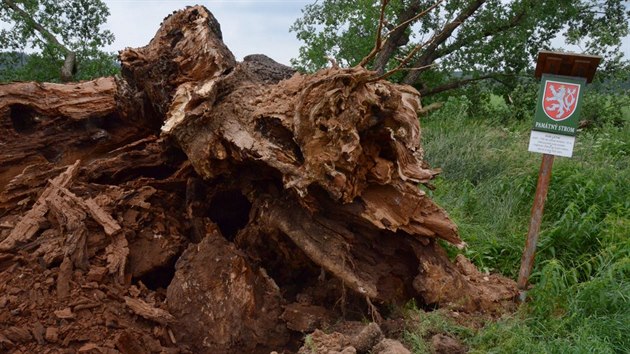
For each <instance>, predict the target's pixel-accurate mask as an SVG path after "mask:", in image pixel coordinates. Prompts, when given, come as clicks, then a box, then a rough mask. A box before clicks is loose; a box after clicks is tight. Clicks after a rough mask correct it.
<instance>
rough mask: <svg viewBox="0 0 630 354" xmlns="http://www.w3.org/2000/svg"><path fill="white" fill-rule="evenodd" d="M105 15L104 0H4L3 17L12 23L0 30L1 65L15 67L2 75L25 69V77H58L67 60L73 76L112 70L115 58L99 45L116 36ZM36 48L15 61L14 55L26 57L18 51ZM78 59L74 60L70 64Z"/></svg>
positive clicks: (0, 7) (0, 9) (0, 12)
mask: <svg viewBox="0 0 630 354" xmlns="http://www.w3.org/2000/svg"><path fill="white" fill-rule="evenodd" d="M107 16H109V9H108V8H107V6H106V5H105V3H103V2H102V1H101V0H1V1H0V20H1V21H2V22H4V23H6V24H8V26H6V27H5V28H2V30H1V31H0V49H1V50H2V51H3V52H4V53H3V54H4V55H3V58H4V59H5V60H4V63H2V64H3V66H4V68H5V69H7V68H8V69H11V71H12V73H5V75H3V76H4V77H3V78H4V79H19V78H20V77H17V78H16V77H14V76H17V75H18V74H25V75H26V78H27V79H42V80H46V81H54V80H55V79H58V78H59V68H60V67H62V65H64V63H65V64H66V65H72V66H71V67H70V68H69V69H70V70H71V71H72V73H71V75H70V76H71V78H73V79H75V80H76V79H85V78H90V77H94V76H102V75H108V74H111V73H112V72H113V71H115V70H116V69H115V61H114V60H113V57H112V55H109V54H106V53H103V51H102V50H101V48H102V47H103V46H105V45H108V44H111V43H112V42H113V41H114V35H113V34H112V33H111V32H110V31H109V30H106V29H103V25H104V24H105V22H106V21H107ZM33 50H34V51H36V53H35V54H31V55H29V56H28V60H27V62H26V63H22V64H23V65H19V64H18V65H15V59H16V58H17V59H23V57H22V56H21V54H19V53H23V52H25V51H28V52H30V51H33ZM11 53H13V54H11ZM16 53H17V55H18V56H17V57H16V56H15V55H16ZM75 58H76V64H75V63H74V62H72V63H69V62H70V61H71V60H73V59H75ZM12 60H13V62H12ZM18 63H19V61H18ZM75 65H76V66H75ZM12 76H13V77H12Z"/></svg>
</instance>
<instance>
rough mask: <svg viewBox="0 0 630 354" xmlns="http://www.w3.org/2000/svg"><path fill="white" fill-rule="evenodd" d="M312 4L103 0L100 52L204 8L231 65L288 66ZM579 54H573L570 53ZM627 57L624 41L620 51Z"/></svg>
mask: <svg viewBox="0 0 630 354" xmlns="http://www.w3.org/2000/svg"><path fill="white" fill-rule="evenodd" d="M314 1H315V0H210V1H186V0H179V1H177V0H165V1H159V0H104V2H105V3H106V4H107V6H109V10H110V12H111V15H110V17H109V19H108V21H107V25H106V27H107V28H108V29H109V30H111V31H112V32H113V33H114V35H115V36H116V42H114V44H113V45H112V46H110V47H108V48H106V50H108V51H118V50H121V49H124V48H125V47H141V46H144V45H146V44H147V43H149V40H151V38H153V36H154V35H155V32H156V31H157V30H158V28H159V26H160V23H161V22H162V20H163V19H164V17H166V16H167V15H168V14H170V13H172V12H173V11H174V10H179V9H182V8H184V7H186V6H187V5H195V4H200V5H204V6H206V7H207V8H208V9H209V10H210V11H211V12H212V13H213V14H214V16H215V17H216V18H217V20H218V21H219V23H220V24H221V30H222V32H223V41H224V42H225V43H226V44H227V46H228V48H230V50H231V51H232V52H233V53H234V55H235V56H236V58H237V60H242V59H243V57H244V56H246V55H248V54H259V53H260V54H266V55H267V56H269V57H271V58H273V59H275V60H276V61H278V62H280V63H283V64H289V60H290V59H291V58H295V57H297V55H298V48H299V46H300V42H299V41H298V40H297V39H296V38H295V33H293V32H292V33H289V27H291V25H292V24H293V22H294V21H295V20H296V19H297V18H299V17H301V14H302V13H301V9H302V8H303V7H304V6H305V5H306V4H309V3H313V2H314ZM571 50H573V51H576V52H579V48H573V49H571ZM623 51H624V53H625V55H626V58H628V57H630V37H626V38H625V41H624V45H623Z"/></svg>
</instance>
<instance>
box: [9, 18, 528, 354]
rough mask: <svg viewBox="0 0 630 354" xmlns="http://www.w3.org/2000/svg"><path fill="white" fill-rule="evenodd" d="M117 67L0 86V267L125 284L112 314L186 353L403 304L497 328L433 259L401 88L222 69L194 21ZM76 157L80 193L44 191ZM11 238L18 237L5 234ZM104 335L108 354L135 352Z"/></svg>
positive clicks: (498, 293)
mask: <svg viewBox="0 0 630 354" xmlns="http://www.w3.org/2000/svg"><path fill="white" fill-rule="evenodd" d="M120 59H121V64H122V78H119V79H117V80H113V79H102V80H101V81H99V80H97V81H92V82H86V83H81V84H78V85H66V86H64V85H48V86H46V85H36V84H12V85H6V86H0V87H1V88H2V92H1V94H0V114H1V116H0V117H1V118H2V127H3V129H4V130H5V131H6V132H7V134H8V135H5V136H9V137H18V136H23V137H24V139H22V141H19V140H20V139H17V138H12V139H7V140H6V142H5V141H3V144H6V145H7V146H8V147H9V150H8V151H10V153H9V154H5V155H2V157H0V161H4V162H5V163H3V164H2V166H3V169H2V170H0V173H2V175H1V176H2V180H0V181H4V183H3V185H2V186H3V190H2V194H1V195H0V201H1V202H3V204H0V225H5V226H4V228H3V229H0V232H1V233H0V246H2V248H1V250H2V251H3V252H5V254H7V255H11V254H13V255H17V254H20V251H21V250H35V252H34V254H35V255H40V256H42V257H43V258H44V260H45V264H46V266H47V267H53V268H54V267H56V266H57V265H59V263H62V260H63V264H62V267H61V268H64V267H65V268H64V269H66V268H68V267H72V264H70V265H68V264H69V261H65V260H64V259H65V258H64V257H70V260H71V261H73V265H74V266H75V267H78V268H80V269H84V270H86V271H88V270H89V272H90V273H91V274H93V275H92V278H96V279H98V281H100V282H104V283H108V282H111V283H112V284H114V283H115V284H118V285H117V286H119V287H120V286H122V287H123V289H124V288H129V285H130V284H137V285H132V287H136V290H133V291H132V290H130V291H131V293H130V294H131V295H132V298H130V297H123V296H120V295H118V297H114V298H116V299H118V300H117V301H118V302H119V303H120V306H122V307H124V306H127V307H129V306H130V305H129V304H132V305H133V306H131V308H132V310H134V309H135V310H134V311H135V312H134V313H135V315H139V316H140V317H142V318H144V319H145V320H149V321H154V319H155V318H157V319H158V321H157V322H158V323H159V325H160V326H162V328H164V330H165V331H166V332H163V336H164V337H163V339H164V338H166V339H168V341H170V344H169V345H177V344H178V343H179V344H181V343H183V344H186V345H188V346H190V348H192V349H193V350H194V351H195V352H208V353H210V352H238V351H247V352H257V351H260V352H264V351H267V352H268V351H269V350H274V349H276V350H277V349H278V348H280V347H282V346H286V345H288V344H287V343H288V341H289V340H290V338H291V335H290V332H291V331H293V330H296V328H311V327H312V325H310V323H314V321H313V320H312V317H313V315H312V314H313V313H321V314H326V315H325V316H324V317H325V318H334V317H335V314H337V316H338V315H340V314H348V313H360V314H361V316H363V315H365V314H369V315H371V316H372V317H373V318H374V319H375V320H379V319H380V318H381V312H382V310H383V309H384V308H385V307H384V305H391V304H403V303H405V302H407V301H409V300H410V299H415V300H416V301H417V302H418V303H419V304H421V305H427V306H451V307H454V308H456V309H459V310H463V311H496V310H498V309H500V308H503V307H504V306H505V305H506V304H507V303H510V301H511V300H512V298H513V297H514V296H515V295H516V294H517V292H516V289H515V286H514V284H513V282H512V281H510V280H508V279H505V278H502V277H499V276H494V275H493V276H485V275H483V274H481V273H479V272H477V271H476V269H475V268H474V266H472V264H470V263H467V261H466V260H465V259H458V261H457V262H456V263H452V262H451V261H450V260H449V259H448V257H447V255H446V253H445V252H444V250H443V249H442V247H441V246H440V244H439V243H438V240H439V239H442V240H444V241H447V242H449V243H451V244H453V245H455V246H457V247H464V246H465V243H464V242H463V241H462V240H461V239H460V237H459V236H458V233H457V228H456V226H455V224H454V223H453V222H452V221H451V220H450V219H449V217H448V215H447V214H446V212H445V211H444V210H443V209H441V208H440V207H439V206H437V205H436V204H435V203H434V202H433V201H431V199H430V198H429V197H428V196H427V195H426V193H425V192H424V191H423V189H421V188H419V187H418V185H419V184H428V183H429V182H430V180H431V179H432V178H433V177H434V176H435V174H436V171H434V170H431V169H430V168H428V167H427V166H426V164H425V163H424V162H423V150H422V148H421V146H420V136H421V130H420V126H419V124H418V119H417V114H418V112H419V110H420V108H421V107H420V103H419V95H418V93H417V92H416V91H415V90H414V89H413V88H411V87H409V86H404V85H395V84H391V83H389V82H386V81H383V80H377V79H376V78H375V77H376V75H375V73H373V72H370V71H368V70H365V69H364V68H361V67H356V68H346V69H341V68H336V67H333V68H329V69H326V70H323V71H320V72H318V73H315V74H312V75H305V74H299V73H295V72H294V71H293V70H292V69H290V68H288V67H285V66H283V65H280V64H277V63H275V62H273V60H271V59H269V58H267V57H265V56H261V55H255V56H249V57H246V58H245V60H244V61H243V62H240V63H239V62H236V60H235V59H234V56H233V55H232V53H231V52H230V51H229V49H228V48H227V47H226V46H225V45H224V44H223V42H222V38H221V31H220V26H219V24H218V22H217V21H216V19H214V17H213V16H212V14H211V13H210V12H209V11H208V10H207V9H205V8H204V7H201V6H195V7H189V8H187V9H185V10H183V11H179V12H176V13H174V14H173V15H171V16H169V17H168V18H166V19H165V20H164V22H163V24H162V26H161V28H160V29H159V30H158V32H157V34H156V36H155V38H154V39H153V40H152V41H151V42H150V43H149V44H148V45H147V46H146V47H143V48H135V49H130V48H128V49H126V50H124V51H123V52H121V54H120ZM29 85H30V86H29ZM33 90H39V91H37V92H39V93H37V94H35V96H34V94H33ZM29 95H30V96H29ZM42 95H43V96H46V97H53V99H52V100H51V99H48V100H46V101H45V102H42V101H41V100H38V99H36V97H38V96H42ZM82 97H91V98H86V100H83V99H82ZM16 107H17V108H16ZM42 122H43V123H42ZM53 127H54V128H55V129H56V130H53V133H51V129H52V128H53ZM97 133H98V134H97ZM20 134H21V135H20ZM95 134H96V135H98V136H104V137H105V138H97V139H93V138H91V137H94V136H95ZM153 134H156V135H157V134H159V135H160V137H159V138H158V137H156V136H154V135H153ZM88 137H90V138H88ZM75 141H81V143H80V144H75V143H73V142H75ZM42 147H45V148H46V149H48V150H50V149H52V150H51V151H54V154H51V153H49V154H44V153H42V152H41V149H42ZM48 150H45V151H48ZM41 155H43V158H44V159H43V160H42V158H41ZM52 155H54V156H53V158H51V157H50V156H52ZM47 156H48V157H47ZM77 159H81V160H82V162H77V165H79V164H80V166H81V170H80V172H79V173H76V174H73V176H75V175H76V177H73V179H74V180H75V181H73V182H72V183H70V181H66V184H64V185H63V186H62V185H61V184H60V182H48V180H49V179H51V178H53V177H56V176H57V175H59V174H61V172H62V171H63V170H64V169H65V168H63V166H64V165H67V164H68V163H74V162H75V160H77ZM37 166H39V167H37ZM42 166H47V167H46V168H47V170H48V172H47V173H42V171H41V169H42ZM64 181H65V180H64ZM44 188H48V189H51V190H52V192H44V194H42V195H41V196H39V192H40V191H42V190H44ZM48 189H46V190H48ZM60 191H61V192H60ZM45 193H49V194H50V193H52V194H54V196H55V197H60V198H67V199H68V200H70V202H69V203H68V207H67V208H66V209H68V208H70V209H73V210H76V211H77V212H78V214H77V215H78V216H77V217H74V216H73V217H72V220H73V223H75V224H77V223H79V224H81V223H83V224H84V226H77V225H74V224H73V225H74V226H72V229H71V230H70V229H66V228H65V226H64V225H63V224H64V223H63V219H64V218H65V217H68V216H64V215H69V214H67V212H64V211H63V210H61V209H60V208H58V207H55V205H56V204H52V205H49V204H46V202H45V200H47V199H46V198H48V197H47V195H45ZM38 198H39V199H38ZM42 198H43V199H42ZM41 200H44V202H42V201H41ZM42 203H44V204H42ZM48 206H50V207H51V208H52V212H50V213H48V212H47V211H48V209H47V208H48ZM94 210H97V211H98V212H94ZM94 213H96V214H94ZM29 215H37V222H36V223H30V224H28V223H27V222H28V220H31V219H28V218H30V217H31V216H29ZM88 215H91V216H90V217H88ZM25 223H27V224H28V225H27V226H28V227H29V230H30V231H29V234H28V237H22V236H23V234H22V233H21V232H20V235H17V233H18V231H16V230H19V228H24V226H23V225H26V224H25ZM31 224H32V225H31ZM85 228H87V229H88V230H90V231H93V232H92V233H86V232H85ZM70 231H72V233H74V234H77V235H80V242H81V243H80V245H81V246H80V247H82V248H81V249H80V251H81V252H79V251H77V249H78V248H77V242H78V241H77V240H76V239H77V237H78V236H77V237H74V238H73V237H70V236H68V237H64V235H65V234H66V233H68V232H70ZM75 231H76V232H75ZM79 231H80V232H79ZM59 249H60V250H62V251H63V250H64V249H71V250H72V252H69V253H68V252H66V253H64V252H60V251H59ZM184 250H186V251H185V252H184ZM77 252H79V253H77ZM0 256H1V257H0V259H3V263H7V262H10V261H11V260H12V259H14V258H13V257H12V256H2V255H1V254H0ZM176 262H177V264H176V265H175V263H176ZM64 264H65V265H64ZM7 267H8V266H6V265H3V268H7ZM71 270H72V269H71V268H70V271H68V270H65V271H64V272H65V273H64V274H71ZM2 274H4V273H2ZM108 274H109V275H108ZM7 276H8V275H7ZM62 280H63V284H62V285H61V286H60V287H59V288H60V289H63V292H64V293H65V294H70V293H72V291H73V288H72V283H71V282H69V280H68V279H67V276H65V278H63V279H62ZM77 282H78V283H79V284H77V285H80V284H81V281H80V280H79V281H77ZM108 284H109V283H108ZM144 285H147V286H149V289H147V288H144V289H145V290H142V289H143V288H142V287H143V286H144ZM138 287H139V289H140V290H138ZM160 288H168V291H167V292H166V293H164V292H162V293H160V291H157V290H158V289H160ZM81 289H83V287H81V286H79V287H78V288H77V287H75V288H74V291H79V292H80V291H84V290H81ZM130 289H131V288H130ZM152 291H156V292H152ZM159 294H161V295H159ZM160 296H161V297H160ZM156 297H157V298H156ZM63 298H65V296H64V297H63ZM159 299H162V300H159ZM199 299H205V300H199ZM138 304H140V305H138ZM117 306H118V305H117ZM152 306H154V307H152ZM159 307H164V308H165V309H168V310H169V311H171V313H169V312H166V311H165V309H161V308H159ZM283 309H287V310H286V311H289V309H298V310H295V312H285V313H284V314H283V315H282V316H280V314H282V313H283V311H284V310H283ZM300 309H305V310H300ZM292 311H293V310H292ZM300 311H304V312H303V313H301V312H300ZM152 314H159V316H158V317H156V316H155V315H152ZM171 315H172V317H171ZM190 316H194V318H195V320H194V321H192V322H191V321H190ZM300 316H305V317H303V318H302V319H300ZM309 316H310V317H309ZM165 318H168V321H167V320H164V319H165ZM285 321H289V325H287V322H285ZM87 325H88V324H87V322H86V326H87ZM154 332H155V331H154ZM164 333H165V334H164ZM0 334H1V333H0ZM117 336H118V337H116V338H117V339H116V341H117V342H116V343H119V344H117V345H116V347H117V348H118V349H119V350H121V351H123V349H121V348H128V347H137V346H138V345H146V343H147V341H148V339H146V340H145V339H143V340H142V343H144V344H138V343H130V342H129V341H133V336H130V335H129V333H128V332H124V333H119V334H117ZM161 345H166V342H164V341H163V342H162V343H161ZM33 348H34V347H33ZM31 349H32V348H31ZM368 349H369V348H368Z"/></svg>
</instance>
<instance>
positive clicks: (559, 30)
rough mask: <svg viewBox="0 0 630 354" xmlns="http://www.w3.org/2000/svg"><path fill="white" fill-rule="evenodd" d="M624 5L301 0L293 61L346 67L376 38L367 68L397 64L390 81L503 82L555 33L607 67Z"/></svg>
mask: <svg viewBox="0 0 630 354" xmlns="http://www.w3.org/2000/svg"><path fill="white" fill-rule="evenodd" d="M383 4H386V5H387V6H384V7H383V6H382V5H383ZM627 6H628V5H627V1H624V0H513V1H504V0H447V1H444V0H389V1H388V0H384V1H378V0H355V1H347V0H323V1H319V2H316V3H314V4H311V5H307V6H306V7H305V8H304V9H303V10H302V12H303V16H302V18H300V19H298V20H297V21H296V22H295V23H294V24H293V26H292V27H291V31H294V32H296V34H297V38H298V39H300V40H301V41H303V42H304V46H302V47H301V48H300V54H299V57H298V58H297V59H294V60H293V63H292V64H293V65H294V66H296V67H298V68H300V69H302V70H306V71H312V70H317V69H319V68H321V67H323V66H325V65H326V62H327V59H326V57H327V56H328V57H332V58H334V59H336V61H337V62H339V63H341V64H342V65H347V66H353V65H357V64H359V63H361V60H362V59H363V58H365V57H366V56H367V55H368V53H369V52H370V50H371V49H372V48H375V47H377V46H375V43H377V44H378V43H379V42H380V50H379V51H378V52H377V53H374V54H375V55H374V56H373V60H371V65H370V66H369V67H371V68H372V69H374V70H376V71H377V72H379V73H384V72H386V71H388V70H391V69H392V68H397V67H399V66H400V69H401V70H398V71H397V72H396V74H395V75H394V76H393V77H392V79H394V80H396V81H400V82H403V83H406V84H410V85H414V86H415V87H417V88H418V89H419V90H420V93H421V94H423V95H425V96H426V95H431V94H436V93H440V92H443V91H446V90H450V89H454V88H458V87H460V86H462V85H464V84H467V83H471V82H474V81H479V80H483V79H489V78H495V79H497V80H499V81H501V82H503V83H508V84H509V83H510V82H513V81H514V80H512V79H510V78H509V76H513V75H517V74H519V73H522V72H523V71H524V70H526V69H528V68H530V67H531V65H532V63H533V62H534V61H535V57H536V55H537V53H538V51H539V50H543V49H545V50H556V49H559V48H552V44H551V43H552V40H553V39H554V38H556V37H557V36H562V37H564V39H565V42H566V44H572V45H579V46H580V47H581V48H582V49H583V51H584V52H587V53H589V54H595V55H602V56H604V57H605V59H606V60H605V61H604V62H605V63H607V64H608V65H610V66H614V65H616V64H618V63H619V62H620V61H621V59H622V56H623V54H621V52H620V50H619V48H620V45H621V40H622V38H623V37H624V36H627V35H628V33H629V25H628V19H629V17H630V10H629V9H628V8H627ZM382 9H383V11H381V10H382ZM381 15H382V19H383V20H382V21H379V18H380V16H381ZM379 23H380V25H379ZM377 34H379V37H380V38H381V40H380V41H379V40H377ZM364 64H366V63H364ZM401 64H402V65H401ZM453 73H457V75H454V74H453ZM505 75H508V76H507V77H506V76H505Z"/></svg>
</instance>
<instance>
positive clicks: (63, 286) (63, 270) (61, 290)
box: [57, 257, 72, 299]
mask: <svg viewBox="0 0 630 354" xmlns="http://www.w3.org/2000/svg"><path fill="white" fill-rule="evenodd" d="M71 277H72V262H71V261H70V258H69V257H64V259H63V261H62V262H61V266H59V275H58V276H57V297H58V298H59V299H63V298H66V297H68V295H70V278H71Z"/></svg>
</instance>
